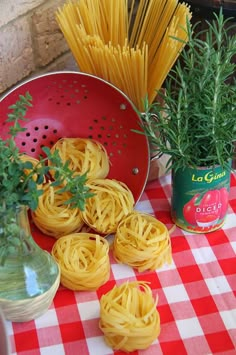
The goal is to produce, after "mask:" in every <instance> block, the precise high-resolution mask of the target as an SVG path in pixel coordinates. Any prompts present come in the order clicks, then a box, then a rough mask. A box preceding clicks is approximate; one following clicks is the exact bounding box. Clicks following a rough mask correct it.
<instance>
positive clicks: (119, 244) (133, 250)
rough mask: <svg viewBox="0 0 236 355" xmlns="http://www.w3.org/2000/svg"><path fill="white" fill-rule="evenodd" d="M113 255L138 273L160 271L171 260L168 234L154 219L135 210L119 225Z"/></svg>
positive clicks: (163, 226) (162, 225)
mask: <svg viewBox="0 0 236 355" xmlns="http://www.w3.org/2000/svg"><path fill="white" fill-rule="evenodd" d="M113 255H114V258H115V259H116V261H118V262H121V263H125V264H127V265H130V266H132V267H133V268H135V269H137V270H138V271H139V272H141V271H146V270H155V269H158V268H160V267H161V266H162V265H163V264H165V263H171V261H172V253H171V243H170V236H169V231H168V229H167V228H166V226H165V225H164V224H163V223H162V222H160V221H158V220H157V219H156V218H155V217H153V216H151V215H149V214H145V213H140V212H138V211H133V212H131V213H130V214H129V215H127V216H126V217H124V218H123V219H122V221H121V222H120V223H119V225H118V228H117V231H116V234H115V237H114V242H113Z"/></svg>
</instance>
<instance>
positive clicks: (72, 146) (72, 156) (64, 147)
mask: <svg viewBox="0 0 236 355" xmlns="http://www.w3.org/2000/svg"><path fill="white" fill-rule="evenodd" d="M55 150H58V152H59V155H60V158H61V160H62V162H64V163H65V162H66V161H69V168H70V170H72V171H73V172H74V173H75V174H80V175H83V174H85V173H87V178H88V179H96V178H105V177H106V176H107V175H108V173H109V168H110V166H109V158H108V155H107V152H106V150H105V148H104V146H103V145H102V144H101V143H99V142H97V141H95V140H93V139H86V138H61V139H59V140H58V141H57V142H56V143H55V144H54V146H53V147H52V148H51V152H54V151H55ZM50 164H51V162H50V161H49V165H50ZM51 175H52V176H54V171H53V170H52V171H51Z"/></svg>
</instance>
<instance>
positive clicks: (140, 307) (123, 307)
mask: <svg viewBox="0 0 236 355" xmlns="http://www.w3.org/2000/svg"><path fill="white" fill-rule="evenodd" d="M156 306H157V298H156V300H154V299H153V296H152V291H151V288H150V287H149V286H148V284H147V283H146V282H144V281H140V282H138V281H132V282H126V283H123V284H121V285H120V286H114V287H113V289H112V290H111V291H109V292H107V293H106V294H104V295H103V296H102V297H101V300H100V322H99V327H100V329H101V330H102V332H103V334H104V338H105V341H106V343H107V344H108V345H109V346H110V347H111V348H113V349H114V350H121V351H127V352H130V351H135V350H141V349H147V348H148V347H149V346H150V345H151V344H152V342H153V341H154V340H155V339H157V337H158V336H159V334H160V317H159V312H158V311H157V309H156Z"/></svg>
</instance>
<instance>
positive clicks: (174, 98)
mask: <svg viewBox="0 0 236 355" xmlns="http://www.w3.org/2000/svg"><path fill="white" fill-rule="evenodd" d="M229 21H230V19H229V18H228V19H225V18H224V15H223V13H222V11H220V12H219V14H216V13H215V14H214V19H213V20H212V21H211V22H208V21H206V24H207V26H206V28H205V29H204V30H203V31H199V30H198V26H199V25H200V24H199V23H197V24H195V25H194V26H193V27H191V26H190V23H188V27H187V32H188V33H187V34H188V43H187V45H186V46H185V48H184V49H183V51H182V52H181V54H180V56H179V59H178V61H177V63H176V65H175V66H174V67H173V68H172V70H171V72H170V73H169V75H168V77H167V79H166V82H165V93H164V94H163V93H162V92H158V94H159V95H160V97H161V98H162V99H163V101H164V105H161V104H160V103H158V102H155V103H154V104H152V105H149V104H148V101H147V100H146V104H145V113H144V114H142V120H143V121H142V122H143V123H142V126H143V129H144V134H146V135H147V136H148V138H149V140H150V142H151V144H152V146H153V147H154V149H155V150H156V151H157V152H160V153H164V154H167V155H168V157H169V160H168V162H167V165H166V167H167V170H169V171H170V170H171V172H172V189H173V193H172V203H171V213H172V218H173V220H174V222H175V223H176V224H177V225H178V226H180V227H181V228H183V229H186V230H188V231H191V232H198V233H202V232H204V233H206V232H210V231H212V230H215V229H218V228H220V227H221V226H222V224H223V223H224V220H225V216H226V213H227V203H228V193H229V189H230V182H229V179H230V171H231V161H232V158H234V156H235V153H234V142H235V139H236V91H235V88H236V86H235V84H232V77H233V76H234V75H235V70H236V65H235V62H234V61H233V58H234V56H235V55H236V36H235V35H230V29H232V27H235V26H236V24H235V23H232V25H229V23H230V22H229ZM176 40H178V39H176ZM229 79H231V80H229ZM156 132H159V134H156Z"/></svg>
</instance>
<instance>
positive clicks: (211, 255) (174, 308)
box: [7, 175, 236, 355]
mask: <svg viewBox="0 0 236 355" xmlns="http://www.w3.org/2000/svg"><path fill="white" fill-rule="evenodd" d="M170 183H171V181H170V176H169V175H167V176H164V177H162V178H161V179H159V180H158V181H155V182H151V183H148V184H147V186H146V189H145V191H144V193H143V195H142V197H141V200H140V201H139V203H138V204H137V209H138V210H140V211H143V212H147V213H150V214H153V215H155V216H156V217H157V218H158V219H159V220H160V221H162V222H163V223H165V224H166V225H167V227H168V228H171V227H172V226H173V223H172V221H171V217H170V197H171V185H170ZM229 203H230V205H229V211H228V216H227V220H226V223H225V225H224V226H223V228H222V229H220V230H218V231H215V232H212V233H209V234H206V235H204V234H190V233H187V232H185V231H183V230H181V229H179V228H176V229H175V230H174V232H173V233H172V234H171V242H172V251H173V263H172V265H167V266H164V267H162V268H161V269H160V270H156V271H153V272H143V273H138V272H136V271H134V270H133V269H132V268H131V267H129V266H126V265H122V264H117V263H116V262H115V261H114V259H113V258H112V255H111V276H110V280H109V281H108V282H107V283H106V284H105V285H104V286H102V287H100V288H99V289H98V290H97V292H72V291H70V290H67V289H65V288H63V287H61V288H60V289H59V290H58V292H57V294H56V296H55V298H54V302H53V304H52V305H51V307H50V309H49V310H48V311H47V312H46V314H44V315H43V316H41V317H40V318H38V319H36V320H35V321H30V322H26V323H11V322H9V321H8V322H7V331H8V335H9V337H10V342H11V347H12V354H19V355H39V354H40V355H52V354H55V355H62V354H67V355H77V354H79V355H80V354H81V355H87V354H90V355H111V354H115V355H121V354H124V353H123V352H121V351H115V352H113V351H112V349H110V348H109V347H108V346H107V345H106V344H105V342H104V338H103V334H102V333H101V331H100V330H99V327H98V321H99V299H100V297H101V295H102V294H103V293H105V292H107V291H108V290H110V289H111V288H112V287H113V286H114V284H115V283H117V284H120V283H122V282H124V281H126V280H127V279H129V280H135V279H137V280H145V281H148V282H150V286H151V288H152V291H153V295H154V297H155V296H156V295H157V294H158V297H159V302H158V306H157V308H158V311H159V313H160V318H161V333H160V336H159V337H158V339H156V341H155V342H154V343H153V344H152V345H151V346H150V347H149V348H148V349H147V350H145V351H139V352H138V351H135V352H133V353H131V354H132V355H158V354H167V355H168V354H171V355H172V354H175V355H184V354H190V355H206V354H221V355H223V354H224V355H225V354H228V355H231V354H232V355H233V354H236V298H235V293H236V257H235V250H236V218H235V212H236V177H235V176H234V175H232V176H231V192H230V201H229ZM35 238H36V241H37V242H38V243H39V244H40V246H42V247H43V248H46V249H50V247H51V245H50V243H52V241H51V239H52V238H48V237H43V236H40V235H35Z"/></svg>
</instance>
